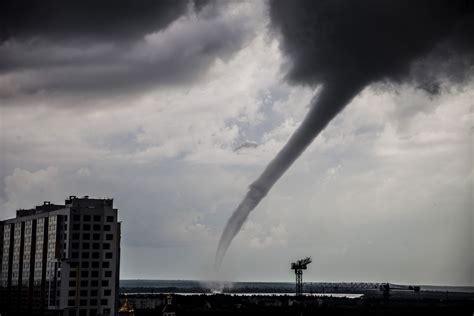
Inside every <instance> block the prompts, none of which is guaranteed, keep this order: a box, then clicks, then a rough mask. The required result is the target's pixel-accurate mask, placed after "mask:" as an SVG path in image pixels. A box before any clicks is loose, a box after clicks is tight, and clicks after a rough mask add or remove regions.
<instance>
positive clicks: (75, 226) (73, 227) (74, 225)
mask: <svg viewBox="0 0 474 316" xmlns="http://www.w3.org/2000/svg"><path fill="white" fill-rule="evenodd" d="M72 229H73V230H79V229H81V225H79V224H73V225H72Z"/></svg>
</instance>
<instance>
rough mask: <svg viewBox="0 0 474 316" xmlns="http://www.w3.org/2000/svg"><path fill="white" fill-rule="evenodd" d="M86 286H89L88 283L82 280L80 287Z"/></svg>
mask: <svg viewBox="0 0 474 316" xmlns="http://www.w3.org/2000/svg"><path fill="white" fill-rule="evenodd" d="M88 284H89V282H88V281H87V280H82V281H81V286H82V287H86V286H87V285H88Z"/></svg>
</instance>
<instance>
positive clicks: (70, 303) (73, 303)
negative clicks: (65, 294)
mask: <svg viewBox="0 0 474 316" xmlns="http://www.w3.org/2000/svg"><path fill="white" fill-rule="evenodd" d="M67 306H76V301H75V300H68V301H67Z"/></svg>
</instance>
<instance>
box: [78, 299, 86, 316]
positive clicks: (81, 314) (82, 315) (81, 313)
mask: <svg viewBox="0 0 474 316" xmlns="http://www.w3.org/2000/svg"><path fill="white" fill-rule="evenodd" d="M86 305H87V301H86V304H85V305H82V306H86ZM79 316H87V310H86V309H81V310H79Z"/></svg>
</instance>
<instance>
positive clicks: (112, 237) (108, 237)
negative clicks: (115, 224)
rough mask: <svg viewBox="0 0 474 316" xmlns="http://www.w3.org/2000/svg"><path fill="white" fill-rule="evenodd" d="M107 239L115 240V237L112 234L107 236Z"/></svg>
mask: <svg viewBox="0 0 474 316" xmlns="http://www.w3.org/2000/svg"><path fill="white" fill-rule="evenodd" d="M105 238H106V239H107V240H113V239H114V235H112V234H107V235H106V236H105Z"/></svg>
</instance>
